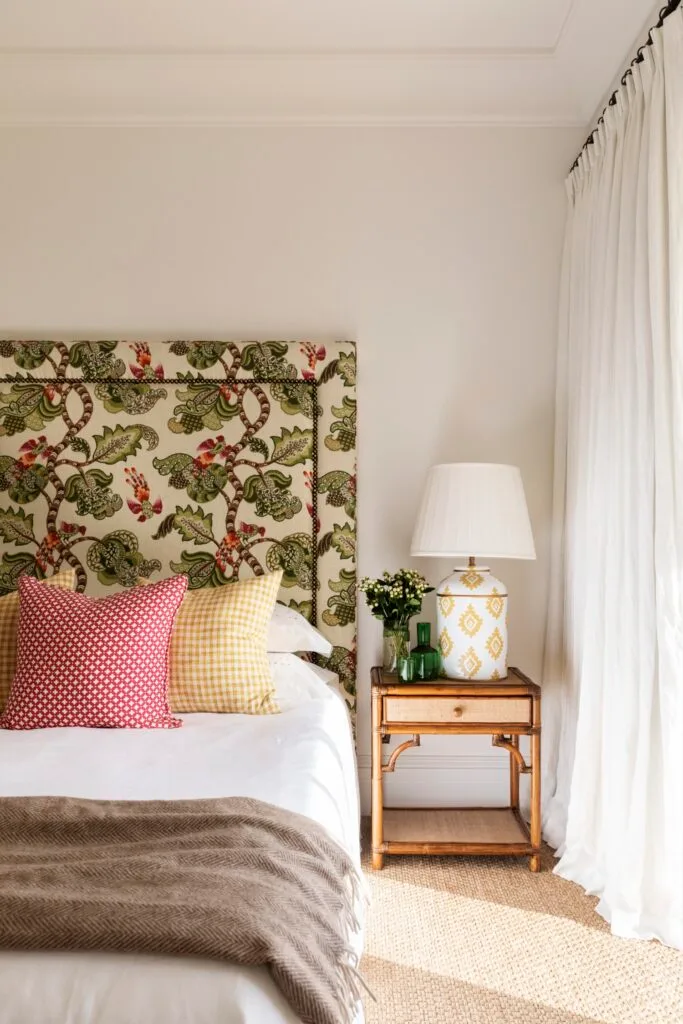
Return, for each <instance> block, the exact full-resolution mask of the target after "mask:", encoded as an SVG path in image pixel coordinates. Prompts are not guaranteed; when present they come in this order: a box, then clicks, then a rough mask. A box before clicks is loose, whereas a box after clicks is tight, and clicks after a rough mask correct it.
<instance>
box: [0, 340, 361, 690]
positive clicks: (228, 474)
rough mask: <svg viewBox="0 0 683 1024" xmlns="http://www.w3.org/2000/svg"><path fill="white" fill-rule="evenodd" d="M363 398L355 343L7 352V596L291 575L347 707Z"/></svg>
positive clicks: (3, 401)
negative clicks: (39, 584) (49, 582)
mask: <svg viewBox="0 0 683 1024" xmlns="http://www.w3.org/2000/svg"><path fill="white" fill-rule="evenodd" d="M355 383H356V357H355V346H354V345H353V344H352V343H350V342H344V343H336V344H333V345H330V344H326V345H321V344H316V343H312V342H284V341H266V342H227V341H173V342H149V343H148V342H142V341H132V342H129V341H74V342H56V341H0V490H1V491H4V492H5V494H4V495H2V497H0V552H1V554H2V562H1V563H0V593H6V592H8V591H10V590H13V589H15V588H16V586H17V580H18V577H19V576H20V575H21V574H22V573H25V572H28V573H31V574H32V575H35V576H38V577H40V578H42V577H45V576H47V575H50V574H51V573H53V572H55V571H57V569H58V568H59V567H60V566H63V565H64V563H68V564H69V565H71V566H72V567H73V568H74V569H75V570H76V573H77V579H78V589H79V590H87V591H88V592H93V593H97V592H99V593H101V594H102V593H107V592H111V589H110V588H112V587H116V586H124V587H127V586H132V585H133V584H134V583H135V582H136V580H137V579H138V577H140V576H147V577H150V578H152V579H161V578H163V577H164V576H166V575H169V574H171V573H174V572H185V573H187V574H188V576H189V581H190V586H191V587H206V586H220V585H222V584H224V583H227V582H230V581H231V580H234V579H236V578H237V577H238V576H241V577H243V576H245V575H250V574H260V573H262V572H265V571H268V570H273V569H276V568H282V569H283V570H284V584H283V589H282V591H281V593H280V599H281V600H283V601H285V603H287V604H289V605H291V606H292V607H295V608H297V609H298V610H299V611H301V612H303V613H304V614H305V615H306V616H308V617H309V618H310V619H311V621H313V622H314V623H315V624H316V625H317V626H318V628H319V629H321V630H322V632H324V633H325V634H326V635H327V636H328V637H329V639H330V640H331V641H332V643H333V644H334V653H333V655H332V658H331V659H330V662H329V667H330V668H332V669H334V670H335V671H336V672H338V673H339V675H340V677H341V679H342V681H343V684H344V687H345V690H346V692H347V694H348V696H349V702H350V703H352V702H353V697H354V694H355V631H356V630H355V619H356V559H355V550H356V545H355V508H356V466H355V445H356V392H355ZM3 498H4V499H5V500H4V501H3V500H2V499H3Z"/></svg>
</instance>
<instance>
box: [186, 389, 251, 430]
mask: <svg viewBox="0 0 683 1024" xmlns="http://www.w3.org/2000/svg"><path fill="white" fill-rule="evenodd" d="M176 398H177V399H178V400H179V403H180V404H179V405H176V407H175V408H174V410H173V419H170V420H169V421H168V429H169V430H170V431H171V432H172V433H173V434H194V433H196V432H197V431H199V430H205V429H206V430H220V428H221V426H222V425H223V423H227V422H228V421H229V420H231V419H233V418H234V417H235V416H238V415H239V411H240V404H239V402H238V401H233V398H234V392H233V385H231V384H212V383H208V382H206V381H191V382H190V383H189V384H188V386H187V387H186V388H180V389H178V390H177V391H176Z"/></svg>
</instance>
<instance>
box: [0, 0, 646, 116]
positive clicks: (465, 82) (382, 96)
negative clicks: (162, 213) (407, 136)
mask: <svg viewBox="0 0 683 1024" xmlns="http://www.w3.org/2000/svg"><path fill="white" fill-rule="evenodd" d="M652 13H653V12H652V4H651V0H343V2H342V0H184V2H181V0H97V2H96V3H93V0H59V3H55V0H20V2H17V0H0V124H30V123H39V124H137V123H141V124H144V123H150V124H157V123H183V124H184V123H187V124H195V123H202V124H213V123H215V124H223V123H225V124H232V123H270V122H273V123H325V124H328V123H329V124H334V123H352V124H472V123H475V124H479V123H481V124H529V125H576V126H582V127H583V126H585V125H586V124H587V122H588V121H589V119H590V118H591V116H592V115H593V113H594V111H595V108H596V106H597V105H598V103H599V102H600V100H601V97H603V96H604V94H605V92H606V90H607V88H608V86H609V85H610V83H611V81H612V79H613V78H614V76H615V74H616V73H617V71H618V70H619V69H620V68H621V66H622V65H623V63H624V61H625V59H626V57H627V56H628V55H629V54H630V52H631V50H632V49H633V48H634V44H635V42H636V41H637V40H638V39H639V38H640V34H641V32H642V30H643V28H644V27H645V26H646V25H647V24H648V21H649V18H650V17H651V15H652Z"/></svg>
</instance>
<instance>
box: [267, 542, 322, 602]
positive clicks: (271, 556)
mask: <svg viewBox="0 0 683 1024" xmlns="http://www.w3.org/2000/svg"><path fill="white" fill-rule="evenodd" d="M312 545H313V542H312V540H311V536H310V534H308V533H290V534H289V536H287V537H284V538H283V539H282V540H281V541H279V542H278V543H277V544H273V545H272V547H270V548H269V549H268V554H267V555H266V565H267V566H268V568H269V569H270V571H271V572H277V570H278V569H282V570H283V572H284V575H283V577H282V586H283V587H297V586H298V587H301V588H302V590H310V588H311V585H312V582H313V557H312Z"/></svg>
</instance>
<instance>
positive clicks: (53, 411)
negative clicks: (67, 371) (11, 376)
mask: <svg viewBox="0 0 683 1024" xmlns="http://www.w3.org/2000/svg"><path fill="white" fill-rule="evenodd" d="M0 405H4V406H6V408H4V409H0V435H1V434H5V435H7V436H12V435H13V434H20V433H21V432H22V431H23V430H42V428H43V427H44V426H45V424H46V423H49V422H50V420H54V419H57V417H58V416H61V414H62V397H61V395H60V394H59V393H58V392H57V391H56V390H55V388H53V387H51V386H50V385H43V384H30V383H28V384H25V383H23V382H22V383H18V384H13V385H12V387H11V389H10V391H9V392H0Z"/></svg>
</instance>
